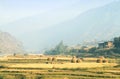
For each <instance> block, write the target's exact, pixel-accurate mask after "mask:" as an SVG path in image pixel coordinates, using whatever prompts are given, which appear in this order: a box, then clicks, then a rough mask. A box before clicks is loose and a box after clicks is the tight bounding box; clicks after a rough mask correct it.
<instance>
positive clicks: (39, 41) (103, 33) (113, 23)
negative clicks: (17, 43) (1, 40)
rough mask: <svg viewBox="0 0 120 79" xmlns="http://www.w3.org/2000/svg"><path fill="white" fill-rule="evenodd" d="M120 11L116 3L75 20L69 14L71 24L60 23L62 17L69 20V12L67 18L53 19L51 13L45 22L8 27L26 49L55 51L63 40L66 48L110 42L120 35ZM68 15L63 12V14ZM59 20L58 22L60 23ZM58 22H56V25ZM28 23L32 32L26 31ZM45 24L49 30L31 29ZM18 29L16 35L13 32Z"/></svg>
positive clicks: (29, 20)
mask: <svg viewBox="0 0 120 79" xmlns="http://www.w3.org/2000/svg"><path fill="white" fill-rule="evenodd" d="M119 7H120V1H117V2H112V3H110V4H108V5H105V6H103V7H100V8H96V9H92V10H89V11H87V12H84V13H82V14H79V15H78V16H77V17H75V18H73V16H72V14H70V15H71V16H72V20H69V19H70V18H69V19H68V18H67V19H64V20H63V19H61V17H66V16H67V15H68V14H69V11H68V12H67V13H68V14H65V15H64V16H57V17H56V16H55V17H51V15H55V14H56V13H54V14H52V13H50V15H49V13H48V14H47V16H43V17H46V18H44V19H39V18H42V17H39V16H36V17H33V18H32V19H31V18H27V19H23V20H20V21H17V22H15V23H11V24H8V25H7V26H10V27H9V29H8V30H11V32H13V34H15V35H16V36H17V37H18V38H19V39H20V40H22V42H23V43H24V45H25V47H27V48H31V49H33V50H34V49H37V50H39V49H43V48H49V47H53V46H55V45H56V44H57V43H59V42H60V41H61V40H63V41H64V43H65V44H70V45H71V44H78V43H82V42H90V41H96V40H97V41H100V40H108V39H111V38H113V37H115V36H119V35H120V32H119V31H120V23H119V20H120V15H119V14H120V9H119ZM77 9H78V8H77ZM73 10H74V8H73ZM65 11H66V10H65ZM65 11H63V13H64V12H65ZM56 12H57V11H56ZM59 12H60V13H62V10H61V11H59ZM59 12H58V13H59ZM53 19H54V20H53ZM57 19H59V21H58V20H57ZM45 20H46V22H45ZM55 20H57V22H56V21H55ZM66 20H68V21H66ZM54 21H55V23H54ZM63 21H64V22H63ZM47 22H48V23H47ZM26 23H27V24H28V25H27V26H29V28H26V27H25V26H26ZM43 23H44V24H46V26H45V27H47V28H43V29H39V28H38V30H34V29H33V28H31V27H33V26H34V27H36V26H42V24H43ZM48 24H49V25H48ZM16 25H17V26H18V27H16ZM20 26H21V27H20ZM48 26H50V27H48ZM6 28H8V27H6ZM6 28H5V29H6ZM15 29H16V31H14V30H15ZM25 29H31V30H32V31H26V30H25ZM12 30H13V31H12Z"/></svg>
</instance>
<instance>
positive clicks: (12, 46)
mask: <svg viewBox="0 0 120 79" xmlns="http://www.w3.org/2000/svg"><path fill="white" fill-rule="evenodd" d="M13 53H23V46H22V44H21V42H19V41H17V40H16V39H15V38H14V37H13V36H11V35H10V34H9V33H7V32H1V31H0V55H1V54H13Z"/></svg>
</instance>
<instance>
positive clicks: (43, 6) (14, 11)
mask: <svg viewBox="0 0 120 79" xmlns="http://www.w3.org/2000/svg"><path fill="white" fill-rule="evenodd" d="M112 1H116V0H0V25H3V24H6V23H9V22H13V21H15V20H19V19H21V18H25V17H29V16H34V15H37V14H41V13H46V12H48V11H50V10H57V9H60V8H64V7H69V6H70V5H74V4H76V3H78V4H80V5H81V8H83V9H81V12H82V11H84V10H86V9H88V10H89V9H91V8H96V7H98V6H102V5H105V4H108V3H110V2H112Z"/></svg>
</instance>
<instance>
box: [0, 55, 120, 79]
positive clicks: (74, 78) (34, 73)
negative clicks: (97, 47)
mask: <svg viewBox="0 0 120 79" xmlns="http://www.w3.org/2000/svg"><path fill="white" fill-rule="evenodd" d="M95 60H96V58H85V59H84V61H83V62H81V63H70V58H59V59H58V60H57V61H56V62H55V63H46V62H47V58H45V57H44V58H36V59H24V58H20V59H17V58H15V59H14V58H12V59H10V58H9V59H5V60H3V59H2V60H0V63H1V66H0V79H120V65H119V63H115V62H119V59H117V61H115V60H114V59H113V60H114V62H111V61H112V59H110V63H96V62H95Z"/></svg>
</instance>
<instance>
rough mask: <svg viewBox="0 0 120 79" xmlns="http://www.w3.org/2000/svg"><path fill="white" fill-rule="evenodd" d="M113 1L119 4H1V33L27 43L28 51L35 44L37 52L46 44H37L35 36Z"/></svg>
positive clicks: (60, 0) (79, 0)
mask: <svg viewBox="0 0 120 79" xmlns="http://www.w3.org/2000/svg"><path fill="white" fill-rule="evenodd" d="M114 1H118V0H0V30H2V31H5V32H9V33H10V34H11V35H13V36H15V37H17V38H19V39H20V41H22V42H23V43H24V44H25V43H26V42H27V43H26V47H27V46H29V44H30V43H31V42H33V44H32V47H31V48H33V47H34V48H36V49H38V47H40V45H41V44H42V43H43V42H42V43H40V42H38V41H39V40H37V39H38V36H37V33H36V36H35V35H34V32H40V31H39V30H41V29H46V28H47V29H49V28H50V27H51V26H54V25H56V24H60V23H63V22H66V21H69V20H72V19H74V18H75V17H76V16H80V14H81V13H84V12H86V11H88V10H93V9H94V8H99V7H102V6H104V5H107V4H109V3H112V2H114ZM81 28H82V27H81ZM37 30H38V31H37ZM31 32H32V33H33V35H30V36H31V37H29V38H30V39H29V38H26V36H28V35H25V34H30V33H31ZM32 33H31V34H32ZM24 35H25V36H24ZM32 36H35V37H36V38H33V37H32ZM40 40H45V39H41V38H40ZM45 42H46V41H45ZM48 42H49V41H48ZM46 45H47V44H46Z"/></svg>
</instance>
